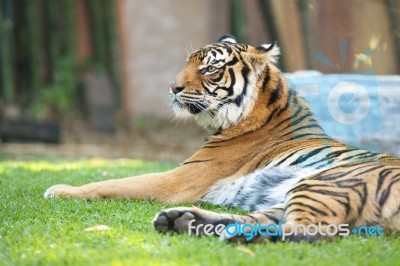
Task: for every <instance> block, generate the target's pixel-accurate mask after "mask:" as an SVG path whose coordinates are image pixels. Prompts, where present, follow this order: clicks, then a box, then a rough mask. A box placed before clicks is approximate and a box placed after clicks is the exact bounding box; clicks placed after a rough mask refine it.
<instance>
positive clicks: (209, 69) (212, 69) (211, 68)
mask: <svg viewBox="0 0 400 266" xmlns="http://www.w3.org/2000/svg"><path fill="white" fill-rule="evenodd" d="M216 69H217V68H216V67H214V66H208V67H207V71H208V72H213V71H214V70H216Z"/></svg>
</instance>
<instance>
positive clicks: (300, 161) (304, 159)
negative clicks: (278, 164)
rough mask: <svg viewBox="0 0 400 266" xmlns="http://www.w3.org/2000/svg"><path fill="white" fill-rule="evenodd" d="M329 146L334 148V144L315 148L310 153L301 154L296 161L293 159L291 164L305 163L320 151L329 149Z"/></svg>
mask: <svg viewBox="0 0 400 266" xmlns="http://www.w3.org/2000/svg"><path fill="white" fill-rule="evenodd" d="M328 148H332V146H325V147H322V148H319V149H315V150H312V151H310V152H309V153H307V154H305V155H301V156H299V157H298V158H297V159H296V160H295V161H293V162H292V163H291V164H290V165H296V164H300V163H303V162H305V161H307V160H308V159H309V158H311V157H313V156H315V155H317V154H318V153H320V152H321V151H323V150H325V149H328Z"/></svg>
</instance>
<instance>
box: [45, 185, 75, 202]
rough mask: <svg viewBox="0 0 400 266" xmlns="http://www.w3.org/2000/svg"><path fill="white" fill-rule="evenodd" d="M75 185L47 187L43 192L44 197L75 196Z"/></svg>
mask: <svg viewBox="0 0 400 266" xmlns="http://www.w3.org/2000/svg"><path fill="white" fill-rule="evenodd" d="M77 189H78V188H77V187H74V186H69V185H64V184H61V185H55V186H51V187H49V188H48V189H47V190H46V191H45V192H44V195H43V196H44V197H45V198H46V199H49V198H71V197H74V196H76V193H77Z"/></svg>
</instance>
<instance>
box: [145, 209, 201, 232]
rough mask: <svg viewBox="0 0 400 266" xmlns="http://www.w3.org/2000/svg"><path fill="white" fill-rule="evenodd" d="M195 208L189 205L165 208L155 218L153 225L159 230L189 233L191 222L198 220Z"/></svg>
mask: <svg viewBox="0 0 400 266" xmlns="http://www.w3.org/2000/svg"><path fill="white" fill-rule="evenodd" d="M193 210H194V208H188V207H178V208H171V209H166V210H163V211H161V212H159V213H158V214H157V215H156V217H155V218H154V220H153V226H154V228H155V229H156V230H157V231H159V232H175V233H188V232H189V231H188V230H189V224H190V223H191V221H192V220H196V215H195V214H194V212H193ZM192 223H193V222H192Z"/></svg>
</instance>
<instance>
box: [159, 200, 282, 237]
mask: <svg viewBox="0 0 400 266" xmlns="http://www.w3.org/2000/svg"><path fill="white" fill-rule="evenodd" d="M283 214H284V209H283V208H282V207H281V206H276V207H274V208H271V209H268V210H266V211H261V212H255V213H251V214H247V215H231V214H224V213H217V212H212V211H207V210H203V209H200V208H196V207H191V208H190V207H177V208H171V209H167V210H163V211H161V212H160V213H158V214H157V215H156V217H155V219H154V220H153V225H154V228H155V229H156V230H157V231H159V232H177V233H188V234H194V235H211V234H208V233H206V231H208V232H210V231H211V232H212V233H213V234H212V235H214V236H222V240H226V238H224V236H225V233H224V230H225V227H226V226H227V225H228V224H235V223H238V224H254V223H258V222H260V223H263V224H278V223H279V222H280V221H281V219H282V218H283ZM218 225H221V226H220V227H219V228H217V226H218ZM221 228H222V229H223V230H220V232H219V233H217V232H215V231H212V230H213V229H217V230H219V229H221ZM257 240H260V241H264V240H265V238H258V236H256V237H255V238H254V240H253V242H257ZM234 241H235V242H244V241H245V238H244V239H242V238H235V240H234Z"/></svg>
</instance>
